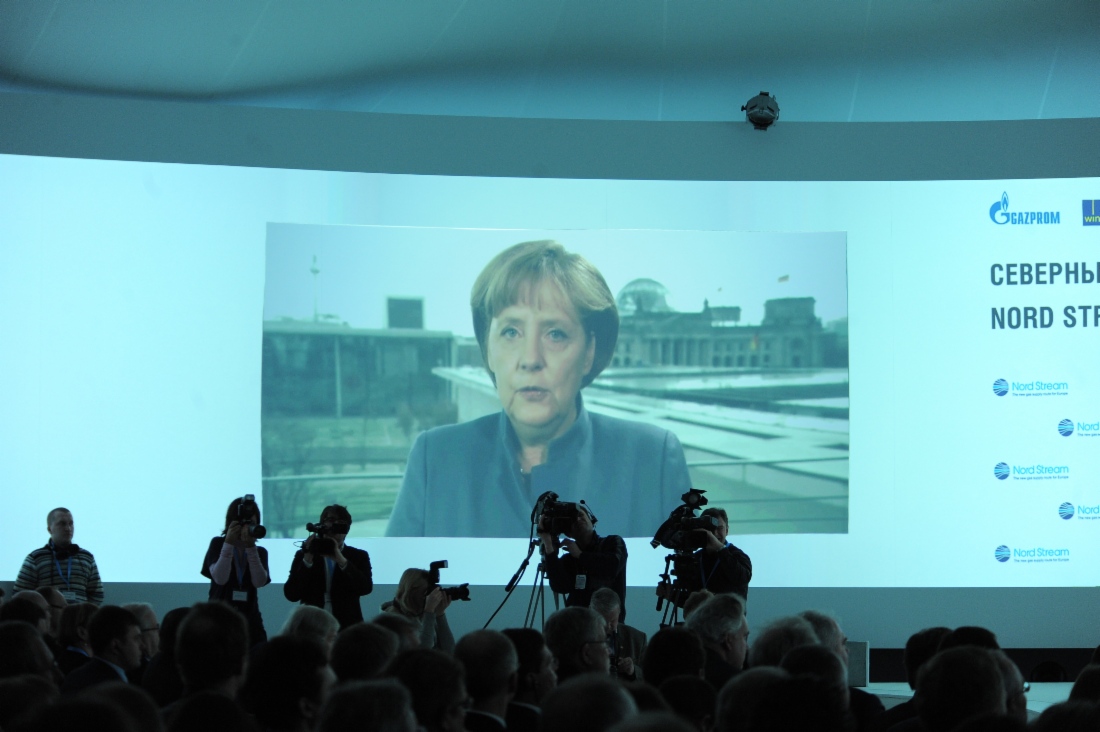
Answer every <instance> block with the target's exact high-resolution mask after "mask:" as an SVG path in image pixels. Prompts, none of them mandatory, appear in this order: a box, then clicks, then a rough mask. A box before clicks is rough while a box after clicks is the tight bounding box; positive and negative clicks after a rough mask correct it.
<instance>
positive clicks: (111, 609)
mask: <svg viewBox="0 0 1100 732" xmlns="http://www.w3.org/2000/svg"><path fill="white" fill-rule="evenodd" d="M88 642H89V643H90V644H91V646H92V660H91V661H89V662H88V663H86V664H84V665H83V666H81V667H80V668H78V669H76V670H75V671H73V672H72V673H70V674H69V675H68V676H66V677H65V681H64V682H63V683H62V684H61V694H62V695H63V696H69V695H72V694H76V693H77V692H80V691H83V690H84V689H87V688H89V687H91V686H96V685H98V684H105V683H107V682H109V681H121V682H123V683H126V684H128V683H130V679H129V676H128V674H130V673H132V672H134V671H137V670H138V669H139V668H141V624H140V623H138V619H137V618H135V617H134V614H133V613H132V612H130V611H129V610H126V609H124V608H121V607H118V606H117V605H103V606H101V607H100V608H99V609H98V610H96V611H95V614H94V615H92V619H91V620H90V621H88Z"/></svg>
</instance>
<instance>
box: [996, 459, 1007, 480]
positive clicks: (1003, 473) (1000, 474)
mask: <svg viewBox="0 0 1100 732" xmlns="http://www.w3.org/2000/svg"><path fill="white" fill-rule="evenodd" d="M1011 472H1012V468H1010V467H1009V466H1008V463H997V464H996V465H994V466H993V476H994V477H995V478H997V480H1007V479H1008V475H1009V473H1011Z"/></svg>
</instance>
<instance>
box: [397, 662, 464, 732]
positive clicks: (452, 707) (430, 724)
mask: <svg viewBox="0 0 1100 732" xmlns="http://www.w3.org/2000/svg"><path fill="white" fill-rule="evenodd" d="M390 675H391V676H393V677H394V678H395V679H397V680H398V681H400V682H401V683H402V684H403V685H404V687H405V688H406V689H408V690H409V693H410V694H412V705H413V712H414V713H415V714H416V721H417V722H418V723H419V725H420V726H421V727H423V728H424V730H425V731H426V732H462V731H463V730H464V729H465V720H466V710H467V709H468V708H469V703H470V697H469V696H468V695H467V693H466V673H465V671H464V670H463V668H462V664H461V663H460V662H459V661H457V660H455V658H454V657H453V656H450V655H448V654H446V653H444V652H442V651H437V650H435V649H432V648H416V649H414V650H411V651H406V652H405V653H402V654H401V655H399V656H398V657H397V658H396V659H394V662H393V665H392V666H390Z"/></svg>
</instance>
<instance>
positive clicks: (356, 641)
mask: <svg viewBox="0 0 1100 732" xmlns="http://www.w3.org/2000/svg"><path fill="white" fill-rule="evenodd" d="M400 647H401V639H400V638H399V637H398V636H397V633H395V632H394V631H392V630H390V629H389V628H387V627H385V626H383V625H381V624H380V623H355V624H354V625H349V626H348V627H346V628H344V629H343V630H341V631H340V633H339V635H337V636H336V642H335V643H333V644H332V658H331V660H330V661H329V663H330V665H331V666H332V670H333V671H334V672H335V673H336V678H338V679H339V680H340V681H341V682H346V681H367V680H369V679H373V678H377V677H378V676H381V675H382V671H383V670H385V668H386V666H388V665H389V664H390V662H391V661H392V660H393V659H394V658H395V657H396V656H397V651H398V649H400Z"/></svg>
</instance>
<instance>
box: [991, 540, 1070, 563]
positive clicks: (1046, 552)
mask: <svg viewBox="0 0 1100 732" xmlns="http://www.w3.org/2000/svg"><path fill="white" fill-rule="evenodd" d="M993 558H994V559H996V560H997V561H998V562H1007V561H1008V560H1010V559H1011V560H1012V561H1013V562H1015V563H1020V564H1037V563H1039V562H1068V561H1069V549H1050V548H1048V547H1043V546H1037V547H1031V548H1028V549H1009V548H1008V547H1007V546H1005V545H1004V544H1001V545H1000V546H999V547H997V548H996V549H995V550H994V552H993Z"/></svg>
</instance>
